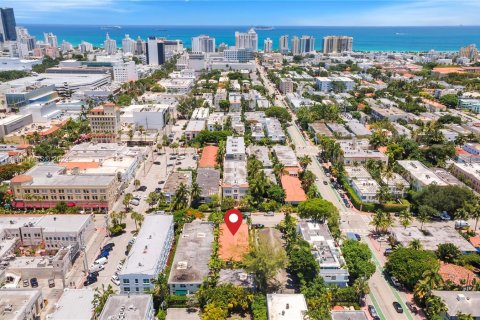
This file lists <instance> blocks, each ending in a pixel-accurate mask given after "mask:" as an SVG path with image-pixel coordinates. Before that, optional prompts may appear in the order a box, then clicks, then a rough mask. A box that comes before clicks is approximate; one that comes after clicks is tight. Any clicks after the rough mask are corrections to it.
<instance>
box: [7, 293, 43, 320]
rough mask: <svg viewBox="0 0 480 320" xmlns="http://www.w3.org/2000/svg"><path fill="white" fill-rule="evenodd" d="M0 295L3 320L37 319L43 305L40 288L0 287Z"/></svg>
mask: <svg viewBox="0 0 480 320" xmlns="http://www.w3.org/2000/svg"><path fill="white" fill-rule="evenodd" d="M0 297H1V304H2V319H5V320H34V319H39V318H40V314H41V313H42V310H43V308H44V307H45V302H44V301H43V296H42V290H40V289H29V288H27V289H23V288H22V289H20V288H1V289H0Z"/></svg>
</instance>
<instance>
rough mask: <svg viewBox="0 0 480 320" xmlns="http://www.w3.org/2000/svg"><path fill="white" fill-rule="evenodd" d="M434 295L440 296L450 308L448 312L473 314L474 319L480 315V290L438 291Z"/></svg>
mask: <svg viewBox="0 0 480 320" xmlns="http://www.w3.org/2000/svg"><path fill="white" fill-rule="evenodd" d="M432 294H433V295H434V296H437V297H440V299H442V300H443V302H444V303H445V305H446V306H447V308H448V314H449V315H451V316H455V315H456V314H457V313H459V312H462V313H464V314H469V315H471V316H472V317H473V318H474V319H475V318H479V317H480V308H479V307H478V306H479V305H480V291H437V290H433V291H432Z"/></svg>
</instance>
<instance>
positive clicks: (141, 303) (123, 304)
mask: <svg viewBox="0 0 480 320" xmlns="http://www.w3.org/2000/svg"><path fill="white" fill-rule="evenodd" d="M155 318H156V317H155V309H154V308H153V297H152V295H151V294H132V295H130V294H112V295H110V296H109V297H108V300H107V302H106V303H105V306H104V307H103V310H102V313H101V314H100V317H99V318H98V320H112V319H125V320H126V319H135V320H154V319H155Z"/></svg>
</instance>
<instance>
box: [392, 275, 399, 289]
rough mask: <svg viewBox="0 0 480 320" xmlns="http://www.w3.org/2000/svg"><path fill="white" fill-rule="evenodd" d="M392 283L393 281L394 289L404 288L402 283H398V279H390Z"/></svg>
mask: <svg viewBox="0 0 480 320" xmlns="http://www.w3.org/2000/svg"><path fill="white" fill-rule="evenodd" d="M390 281H392V284H393V286H394V287H396V288H401V287H402V284H401V283H400V281H398V279H397V278H395V277H390Z"/></svg>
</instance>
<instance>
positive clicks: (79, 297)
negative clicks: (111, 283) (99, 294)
mask: <svg viewBox="0 0 480 320" xmlns="http://www.w3.org/2000/svg"><path fill="white" fill-rule="evenodd" d="M94 295H95V291H93V289H90V288H83V289H69V288H67V289H64V290H63V293H62V296H61V297H60V299H59V300H58V301H57V302H56V303H55V306H54V311H53V312H52V313H50V314H48V315H47V320H91V319H92V317H93V303H92V302H93V298H94Z"/></svg>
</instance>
